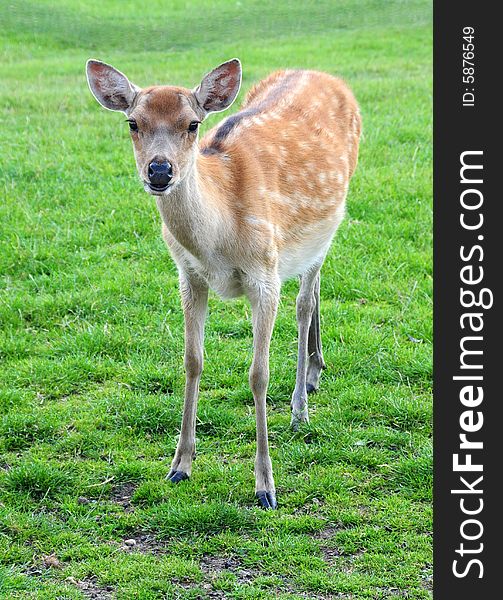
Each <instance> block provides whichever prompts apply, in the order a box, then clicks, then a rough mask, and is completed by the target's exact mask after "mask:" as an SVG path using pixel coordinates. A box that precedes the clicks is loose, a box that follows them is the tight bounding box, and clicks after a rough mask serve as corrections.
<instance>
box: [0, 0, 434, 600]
mask: <svg viewBox="0 0 503 600" xmlns="http://www.w3.org/2000/svg"><path fill="white" fill-rule="evenodd" d="M8 5H9V6H8V7H6V8H5V10H4V11H3V12H2V28H1V31H0V40H1V42H0V58H1V60H0V92H1V93H0V120H1V122H0V124H1V127H0V144H1V149H2V151H1V152H0V189H1V193H2V201H1V203H0V227H1V232H0V273H1V289H0V322H1V325H2V327H1V332H0V359H1V369H0V415H1V420H0V454H1V456H0V597H2V598H9V599H11V598H37V599H39V598H40V599H56V598H65V599H66V598H86V597H99V598H114V597H116V598H118V599H133V598H138V599H147V600H150V599H154V598H193V599H195V598H234V599H243V600H244V599H261V598H276V597H278V598H282V599H284V600H286V599H289V600H293V599H295V598H297V599H299V598H346V599H349V598H351V599H358V600H359V599H364V598H365V599H381V598H393V597H401V598H429V597H430V596H431V560H432V550H431V527H432V525H431V484H432V468H431V462H432V456H431V375H432V373H431V342H432V323H431V287H432V285H431V283H432V282H431V161H432V152H431V15H430V5H429V3H428V2H424V1H420V2H419V1H418V2H416V1H411V2H400V1H393V2H384V1H383V2H379V1H370V0H367V1H364V2H350V1H347V0H346V1H343V2H337V3H335V2H332V1H329V0H323V1H318V2H310V1H308V2H298V3H293V6H292V3H290V2H287V1H286V0H281V1H279V0H277V1H275V2H274V3H268V2H259V1H257V0H255V1H253V2H228V1H224V0H219V1H217V0H211V1H210V0H205V1H202V2H193V3H187V2H183V1H181V0H178V1H175V2H170V3H167V2H160V1H159V2H154V1H153V0H151V1H150V2H148V3H142V2H127V3H125V2H118V1H113V2H112V1H108V2H103V1H98V0H93V1H89V2H85V3H83V2H76V1H71V0H61V1H59V2H57V3H54V2H48V1H47V0H45V1H37V2H31V3H30V2H28V3H27V2H22V3H21V2H18V1H14V2H9V3H8ZM90 56H93V57H96V58H100V59H102V60H105V61H107V62H111V63H112V64H114V65H115V66H117V67H118V68H119V69H121V70H122V71H124V72H125V73H127V74H128V76H130V78H131V79H132V80H133V81H135V82H137V83H138V84H139V85H147V84H151V83H155V82H157V83H161V82H165V83H175V84H181V85H186V86H194V85H195V84H196V83H197V82H198V81H199V79H200V77H201V76H202V74H203V73H205V72H206V71H207V70H208V69H210V68H211V67H213V66H215V65H217V64H218V63H219V62H221V61H223V60H225V59H227V58H230V57H233V56H238V57H239V58H241V60H242V62H243V66H244V82H243V91H242V92H241V95H242V94H244V93H245V92H246V90H247V89H248V88H249V87H250V85H251V84H252V83H253V82H255V81H256V80H258V79H260V78H261V77H264V76H265V75H267V74H268V73H269V72H270V71H272V70H274V69H276V68H280V67H307V68H316V69H321V70H326V71H329V72H331V73H334V74H339V75H342V76H343V77H344V78H346V79H347V81H348V82H349V84H350V85H351V87H352V88H353V90H354V92H355V94H356V96H357V98H358V100H359V102H360V105H361V109H362V115H363V123H364V137H363V140H362V144H361V152H360V163H359V166H358V169H357V172H356V175H355V177H354V179H353V180H352V183H351V187H350V194H349V199H348V212H349V214H348V218H347V219H346V220H345V222H344V224H343V225H342V226H341V228H340V231H339V233H338V235H337V238H336V241H335V243H334V244H333V247H332V250H331V252H330V254H329V257H328V259H327V261H326V263H325V266H324V267H323V271H322V286H321V287H322V289H321V297H322V300H321V304H322V335H323V342H324V349H325V359H326V362H327V364H328V369H327V370H326V371H325V372H324V374H323V379H322V385H321V390H320V392H319V393H317V394H316V395H315V396H313V397H312V398H311V424H310V425H308V426H306V427H304V428H303V429H302V430H301V431H299V432H297V433H293V432H292V431H291V430H290V429H289V420H290V414H289V413H290V409H289V400H290V396H291V392H292V390H293V386H294V379H295V364H296V325H295V295H296V290H297V284H296V283H295V282H289V283H287V284H286V285H285V286H284V290H283V295H282V303H281V306H280V310H279V316H278V321H277V325H276V328H275V332H274V336H273V344H272V350H271V385H270V390H269V402H268V410H269V426H270V441H271V447H272V448H271V453H272V459H273V464H274V470H275V478H276V484H277V488H278V497H279V510H278V511H277V512H269V513H266V512H263V511H260V510H259V509H258V508H256V506H255V502H254V497H253V486H254V478H253V458H254V453H255V448H254V435H255V429H254V427H255V425H254V414H253V400H252V398H251V394H250V391H249V388H248V383H247V379H248V378H247V370H248V367H249V364H250V360H251V341H252V340H251V327H250V309H249V306H248V305H247V303H246V302H245V301H244V300H237V301H232V302H225V303H224V302H222V301H220V300H219V299H217V298H216V297H214V296H213V297H212V298H211V299H210V317H209V321H208V326H207V339H206V348H205V354H206V363H205V372H204V374H203V379H202V384H201V399H200V407H199V411H198V434H197V435H198V458H197V461H196V462H195V464H194V472H193V477H192V479H191V480H190V481H187V482H184V483H182V484H181V485H179V486H177V487H173V486H170V485H168V483H167V482H166V481H165V475H166V473H167V470H168V468H169V464H170V461H171V457H172V453H173V451H174V448H175V443H176V436H177V432H178V428H179V422H180V415H181V405H182V391H183V380H184V377H183V368H182V367H183V365H182V355H183V320H182V314H181V310H180V308H179V298H178V290H177V275H176V270H175V267H174V265H173V263H172V261H171V260H170V258H169V256H168V253H167V251H166V249H165V247H164V246H163V243H162V240H161V237H160V218H159V215H158V214H157V210H156V208H155V204H154V202H153V200H152V198H151V197H149V196H148V195H146V194H145V193H144V192H143V190H142V189H141V187H140V185H139V183H138V181H137V178H136V175H135V170H134V169H135V168H134V159H133V154H132V151H131V148H130V142H129V141H128V134H127V131H126V125H125V123H124V122H123V118H122V117H121V116H120V115H118V114H112V113H110V112H107V111H104V110H102V109H100V108H99V107H98V105H97V104H96V102H95V101H94V100H93V98H92V97H91V94H90V93H89V91H88V89H87V85H86V81H85V76H84V64H85V60H86V59H87V58H88V57H90ZM233 110H235V109H233ZM217 118H218V116H217V117H213V118H212V119H210V120H209V124H208V125H205V127H208V126H210V125H211V124H212V123H214V122H216V120H217ZM130 538H134V539H135V540H136V541H137V543H136V545H134V546H127V545H125V544H124V540H127V539H130ZM47 557H51V558H47ZM92 594H97V595H95V596H92Z"/></svg>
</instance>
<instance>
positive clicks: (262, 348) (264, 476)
mask: <svg viewBox="0 0 503 600" xmlns="http://www.w3.org/2000/svg"><path fill="white" fill-rule="evenodd" d="M278 298H279V283H277V284H275V285H274V286H270V285H268V286H267V288H265V289H264V288H262V289H258V290H257V293H256V294H255V295H251V296H250V300H251V303H252V312H253V361H252V365H251V368H250V387H251V390H252V392H253V399H254V402H255V412H256V421H257V454H256V458H255V496H256V497H257V498H258V500H259V502H260V504H261V505H262V507H263V508H276V506H277V503H276V488H275V486H274V478H273V474H272V463H271V457H270V456H269V442H268V438H267V415H266V394H267V386H268V384H269V346H270V342H271V335H272V330H273V327H274V321H275V318H276V311H277V308H278Z"/></svg>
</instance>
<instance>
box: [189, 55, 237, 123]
mask: <svg viewBox="0 0 503 600" xmlns="http://www.w3.org/2000/svg"><path fill="white" fill-rule="evenodd" d="M240 87H241V63H240V61H239V60H238V59H237V58H233V59H232V60H229V61H227V62H224V63H223V64H221V65H220V66H219V67H217V68H216V69H213V71H211V72H210V73H208V75H206V76H205V77H204V79H203V80H202V81H201V83H200V84H199V86H198V87H197V88H196V89H195V90H194V96H195V98H196V100H197V103H198V104H199V106H200V107H201V108H202V109H203V110H204V111H205V113H206V114H209V113H212V112H221V111H222V110H225V109H226V108H229V106H230V105H231V104H232V103H233V102H234V100H235V99H236V96H237V95H238V92H239V88H240Z"/></svg>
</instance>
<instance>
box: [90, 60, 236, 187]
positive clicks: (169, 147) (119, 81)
mask: <svg viewBox="0 0 503 600" xmlns="http://www.w3.org/2000/svg"><path fill="white" fill-rule="evenodd" d="M86 70H87V81H88V83H89V87H90V89H91V92H92V93H93V95H94V97H95V98H96V100H97V101H98V102H99V103H100V104H101V105H102V106H104V107H105V108H107V109H109V110H114V111H119V112H123V113H124V114H125V115H126V117H127V122H128V124H129V129H130V133H131V139H132V141H133V148H134V154H135V158H136V166H137V168H138V174H139V176H140V179H141V180H142V182H143V185H144V188H145V190H146V191H147V192H149V193H150V194H154V195H163V194H168V193H169V192H170V191H171V190H172V189H173V188H174V187H175V186H176V185H177V184H178V183H180V181H182V180H183V179H184V178H185V177H186V176H187V174H188V173H189V172H190V170H191V167H192V166H193V164H194V161H195V157H196V155H197V137H198V129H199V124H200V123H201V122H202V121H203V120H204V119H205V118H206V117H207V116H208V115H209V114H210V113H213V112H220V111H223V110H225V109H226V108H229V106H230V105H231V104H232V103H233V101H234V99H235V98H236V96H237V94H238V92H239V88H240V86H241V63H240V62H239V60H238V59H233V60H230V61H227V62H225V63H223V64H221V65H220V66H218V67H217V68H216V69H213V71H211V72H210V73H208V74H207V75H206V76H205V77H204V78H203V80H202V81H201V83H200V84H199V85H198V86H197V87H196V88H194V89H192V90H189V89H186V88H182V87H175V86H152V87H147V88H144V89H141V88H139V87H138V86H136V85H135V84H134V83H131V82H130V81H129V79H128V78H127V77H126V76H125V75H124V74H123V73H121V72H120V71H118V70H117V69H114V67H112V66H110V65H108V64H106V63H103V62H100V61H97V60H88V61H87V67H86Z"/></svg>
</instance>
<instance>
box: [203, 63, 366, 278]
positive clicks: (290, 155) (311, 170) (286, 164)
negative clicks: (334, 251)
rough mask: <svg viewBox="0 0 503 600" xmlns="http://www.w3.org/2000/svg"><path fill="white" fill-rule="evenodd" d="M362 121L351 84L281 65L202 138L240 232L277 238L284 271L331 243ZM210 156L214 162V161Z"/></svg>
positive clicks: (295, 269) (298, 268) (304, 264)
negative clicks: (228, 115) (239, 107)
mask: <svg viewBox="0 0 503 600" xmlns="http://www.w3.org/2000/svg"><path fill="white" fill-rule="evenodd" d="M360 130H361V122H360V115H359V110H358V105H357V103H356V100H355V99H354V96H353V94H352V92H351V91H350V90H349V88H348V87H347V85H346V84H345V83H344V82H343V81H342V80H340V79H338V78H335V77H333V76H331V75H329V74H327V73H322V72H317V71H302V70H286V71H277V72H275V73H273V74H271V75H270V76H269V77H267V78H266V79H264V80H263V81H261V82H259V83H258V84H257V85H255V86H254V87H253V88H252V89H251V90H250V92H249V93H248V94H247V96H246V98H245V101H244V103H243V106H242V108H241V109H240V110H239V111H238V112H237V113H235V114H233V115H231V116H230V117H228V118H226V119H224V120H223V121H222V122H221V123H220V124H219V125H217V126H216V127H214V128H213V129H212V130H211V131H210V132H208V134H207V135H206V136H205V137H204V138H203V139H202V140H201V145H200V148H201V160H202V161H204V162H206V164H207V167H208V170H209V171H211V170H212V168H214V169H217V170H220V171H221V177H220V181H225V184H224V185H222V187H221V193H222V194H223V196H224V200H223V201H224V202H225V203H226V204H227V205H228V207H229V208H230V210H231V211H232V213H233V216H234V219H235V222H236V226H237V228H238V229H239V234H240V238H241V240H243V239H252V238H255V239H261V240H268V242H270V243H272V244H275V245H276V247H277V248H278V252H279V262H280V272H281V271H282V278H284V279H286V278H288V277H291V276H293V275H296V274H298V273H301V272H303V270H305V268H308V267H309V265H310V264H312V263H313V261H315V260H316V259H317V255H318V254H320V253H323V252H325V251H326V247H328V244H329V243H330V240H331V238H332V236H333V233H334V232H335V230H336V229H337V226H338V225H339V223H340V221H341V219H342V217H343V214H344V203H345V198H346V194H347V189H348V185H349V180H350V178H351V175H352V174H353V172H354V169H355V167H356V162H357V155H358V142H359V137H360ZM211 163H213V167H211V166H210V165H211Z"/></svg>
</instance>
